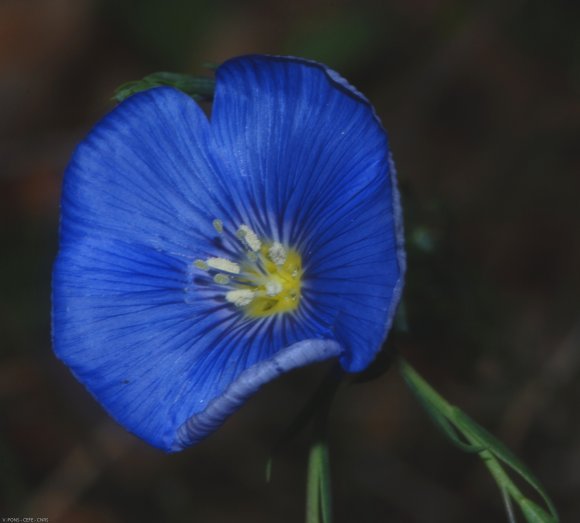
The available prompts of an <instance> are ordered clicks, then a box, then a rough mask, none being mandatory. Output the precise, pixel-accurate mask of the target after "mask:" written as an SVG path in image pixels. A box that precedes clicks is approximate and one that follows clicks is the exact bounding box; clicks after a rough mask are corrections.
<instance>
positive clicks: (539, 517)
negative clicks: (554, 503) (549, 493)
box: [520, 499, 558, 523]
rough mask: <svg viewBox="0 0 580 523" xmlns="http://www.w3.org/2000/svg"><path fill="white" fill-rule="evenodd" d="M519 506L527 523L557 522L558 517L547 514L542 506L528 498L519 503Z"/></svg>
mask: <svg viewBox="0 0 580 523" xmlns="http://www.w3.org/2000/svg"><path fill="white" fill-rule="evenodd" d="M520 508H521V509H522V512H523V514H524V516H525V518H526V521H527V522H528V523H557V522H558V519H557V518H555V517H553V516H551V515H550V514H548V513H547V512H546V511H545V510H544V509H543V508H541V507H539V506H538V505H536V504H535V503H534V502H533V501H531V500H529V499H524V500H523V501H522V502H521V503H520Z"/></svg>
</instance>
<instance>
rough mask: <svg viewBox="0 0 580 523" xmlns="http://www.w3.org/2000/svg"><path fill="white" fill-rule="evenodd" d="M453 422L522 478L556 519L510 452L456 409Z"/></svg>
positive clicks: (544, 496)
mask: <svg viewBox="0 0 580 523" xmlns="http://www.w3.org/2000/svg"><path fill="white" fill-rule="evenodd" d="M453 421H454V422H455V424H456V426H457V427H458V428H459V429H460V430H461V431H462V432H464V433H470V434H472V435H474V436H475V437H476V438H477V440H479V441H480V442H481V444H482V445H483V446H485V447H486V449H487V450H489V451H490V452H492V453H493V455H494V456H496V457H497V458H498V459H500V460H501V461H503V462H504V463H505V464H506V465H508V466H509V467H510V468H511V469H512V470H514V471H515V472H517V473H518V474H519V475H520V476H521V477H522V478H524V479H525V480H526V481H527V482H528V483H529V484H530V485H531V486H532V487H533V488H534V489H535V490H536V491H537V492H538V494H540V496H541V497H542V499H543V500H544V501H545V503H546V506H547V507H548V508H549V510H550V512H551V513H552V515H553V517H555V518H557V517H558V515H557V512H556V508H555V507H554V505H553V503H552V501H551V500H550V498H549V496H548V493H547V492H546V490H545V489H544V487H542V485H541V483H540V482H539V481H538V479H537V478H536V477H535V476H534V475H533V474H532V472H531V471H530V470H529V469H528V467H527V466H526V465H524V463H522V462H521V461H520V460H519V459H518V458H517V457H516V456H515V455H514V454H513V452H512V451H511V450H509V449H508V448H507V447H506V446H505V445H504V444H503V443H502V442H501V441H500V440H498V439H497V438H496V437H495V436H493V435H492V434H491V433H489V432H488V431H487V430H485V429H484V428H483V427H482V426H481V425H479V424H477V423H476V422H475V421H473V420H472V419H471V418H470V417H469V416H468V415H467V414H465V413H464V412H463V411H461V410H460V409H459V408H457V407H454V408H453ZM556 520H557V519H556Z"/></svg>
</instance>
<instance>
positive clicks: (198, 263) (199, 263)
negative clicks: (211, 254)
mask: <svg viewBox="0 0 580 523" xmlns="http://www.w3.org/2000/svg"><path fill="white" fill-rule="evenodd" d="M193 265H195V266H196V267H197V268H198V269H201V270H202V271H208V270H209V265H208V264H207V263H205V262H204V261H203V260H195V261H194V262H193Z"/></svg>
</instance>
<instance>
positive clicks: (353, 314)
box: [212, 56, 405, 371]
mask: <svg viewBox="0 0 580 523" xmlns="http://www.w3.org/2000/svg"><path fill="white" fill-rule="evenodd" d="M212 127H213V129H214V132H215V134H216V139H217V140H218V147H220V148H223V149H225V150H230V151H231V152H232V153H233V154H232V157H231V159H230V158H229V159H230V161H231V162H232V164H230V165H229V166H228V167H229V169H230V170H231V171H232V172H239V173H241V174H242V176H244V177H245V179H246V184H245V186H244V187H242V190H243V191H244V194H243V197H242V199H243V200H245V201H247V202H250V203H251V205H252V206H253V215H254V217H255V218H254V221H253V226H254V227H255V228H256V229H257V230H258V231H259V232H260V233H261V234H264V235H266V236H268V235H270V236H273V237H275V238H276V239H280V240H281V241H283V242H285V243H288V244H289V245H291V246H293V247H295V248H296V249H297V250H298V251H299V252H301V253H302V256H303V263H304V264H305V270H306V274H305V278H306V281H305V289H304V301H305V302H306V303H305V304H304V307H303V309H304V310H303V311H302V316H303V317H302V321H305V322H306V321H310V322H312V323H313V324H316V323H319V324H324V325H326V328H327V329H330V330H331V332H332V336H333V337H334V338H335V339H336V340H337V341H338V342H339V343H340V344H341V345H343V346H344V347H345V348H346V351H345V353H344V355H343V356H342V358H341V363H342V365H343V367H344V368H345V369H346V370H347V371H360V370H362V369H364V368H365V367H366V366H367V365H368V364H369V363H370V362H371V361H372V360H373V358H374V357H375V355H376V353H377V352H378V350H379V349H380V347H381V344H382V342H383V341H384V339H385V337H386V335H387V332H388V330H389V328H390V326H391V323H392V319H393V315H394V312H395V309H396V306H397V304H398V301H399V299H400V294H401V291H402V287H403V277H404V272H405V254H404V247H403V234H402V219H401V209H400V204H399V194H398V191H397V185H396V175H395V170H394V166H393V163H392V161H391V160H390V154H389V148H388V143H387V137H386V134H385V132H384V130H383V128H382V126H381V124H380V122H379V120H378V118H377V117H376V115H375V113H374V111H373V109H372V107H371V106H370V104H369V103H368V101H367V100H366V98H364V96H363V95H361V94H360V93H359V92H358V91H357V90H356V89H354V88H353V87H351V86H350V85H349V84H348V83H347V82H346V81H345V80H344V79H342V78H341V77H340V76H339V75H338V74H337V73H335V72H334V71H331V70H329V69H327V68H326V67H324V66H322V65H320V64H317V63H315V62H311V61H306V60H301V59H297V58H289V57H264V56H249V57H241V58H236V59H232V60H230V61H228V62H226V63H225V64H224V65H222V66H221V67H220V68H219V69H218V71H217V89H216V95H215V98H214V108H213V113H212Z"/></svg>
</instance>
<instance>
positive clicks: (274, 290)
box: [266, 280, 283, 296]
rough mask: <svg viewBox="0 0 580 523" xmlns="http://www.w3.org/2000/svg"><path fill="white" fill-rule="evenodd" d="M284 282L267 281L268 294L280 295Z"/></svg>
mask: <svg viewBox="0 0 580 523" xmlns="http://www.w3.org/2000/svg"><path fill="white" fill-rule="evenodd" d="M282 288H283V287H282V284H281V283H280V282H278V281H271V280H270V281H269V282H267V283H266V295H267V296H278V294H280V293H281V292H282Z"/></svg>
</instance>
